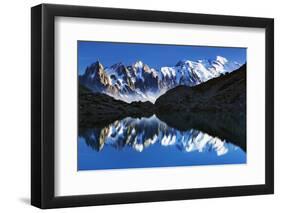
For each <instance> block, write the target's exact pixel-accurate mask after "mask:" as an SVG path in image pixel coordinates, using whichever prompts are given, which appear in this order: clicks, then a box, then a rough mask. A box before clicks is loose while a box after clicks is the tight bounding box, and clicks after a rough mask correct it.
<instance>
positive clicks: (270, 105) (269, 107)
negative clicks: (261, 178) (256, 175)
mask: <svg viewBox="0 0 281 213" xmlns="http://www.w3.org/2000/svg"><path fill="white" fill-rule="evenodd" d="M265 33H266V41H265V42H266V67H265V70H266V77H265V78H266V79H265V85H266V101H265V102H266V112H265V113H266V115H265V122H266V125H265V126H266V127H265V128H266V137H265V142H266V150H265V154H266V155H265V156H266V167H265V180H266V185H267V189H268V192H269V193H270V194H274V19H268V23H267V25H266V30H265Z"/></svg>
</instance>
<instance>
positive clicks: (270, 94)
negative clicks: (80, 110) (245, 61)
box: [31, 4, 274, 209]
mask: <svg viewBox="0 0 281 213" xmlns="http://www.w3.org/2000/svg"><path fill="white" fill-rule="evenodd" d="M58 16H63V17H81V18H100V19H113V20H114V19H115V20H134V21H146V22H162V23H183V24H200V25H217V26H237V27H251V28H264V29H265V32H266V40H265V44H266V48H265V51H266V52H265V61H266V64H265V73H266V78H265V85H266V88H265V89H266V97H265V98H266V112H265V114H266V119H265V121H266V124H265V126H266V127H265V131H266V136H265V161H266V162H265V184H262V185H247V186H226V187H214V188H199V189H177V190H164V191H145V192H130V193H112V194H95V195H78V196H76V195H73V196H61V197H56V196H55V195H54V189H55V181H54V178H55V171H54V167H55V165H54V163H55V161H54V157H55V156H54V153H55V152H54V150H55V146H54V133H55V108H54V105H55V99H54V96H55V85H54V76H55V75H54V72H55V70H54V59H55V58H54V55H55V54H54V51H55V47H54V21H55V17H58ZM273 192H274V20H273V19H270V18H254V17H241V16H224V15H207V14H193V13H178V12H164V11H147V10H131V9H113V8H102V7H86V6H67V5H53V4H41V5H38V6H35V7H32V8H31V204H32V205H34V206H37V207H39V208H42V209H46V208H60V207H75V206H90V205H105V204H121V203H138V202H153V201H169V200H182V199H197V198H217V197H228V196H246V195H259V194H272V193H273Z"/></svg>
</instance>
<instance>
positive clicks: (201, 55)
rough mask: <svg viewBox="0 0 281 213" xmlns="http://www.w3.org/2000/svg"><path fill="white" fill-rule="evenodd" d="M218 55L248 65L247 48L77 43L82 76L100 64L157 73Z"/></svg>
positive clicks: (79, 67)
mask: <svg viewBox="0 0 281 213" xmlns="http://www.w3.org/2000/svg"><path fill="white" fill-rule="evenodd" d="M218 55H220V56H223V57H225V58H227V59H228V60H233V61H237V62H239V63H245V62H246V48H237V47H207V46H183V45H163V44H135V43H116V42H94V41H78V70H79V74H83V73H84V71H85V69H86V67H87V66H89V65H91V64H92V63H93V62H95V61H97V60H99V61H100V62H101V63H102V64H103V65H104V66H105V67H108V66H111V65H113V64H115V63H118V62H122V63H124V64H125V65H131V64H133V63H134V62H135V61H137V60H141V61H143V62H144V63H145V64H148V65H149V66H150V67H153V68H156V69H158V68H160V67H162V66H174V65H175V64H176V63H177V62H178V61H179V60H181V59H188V60H199V59H212V58H215V57H216V56H218Z"/></svg>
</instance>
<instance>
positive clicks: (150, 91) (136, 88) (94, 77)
mask: <svg viewBox="0 0 281 213" xmlns="http://www.w3.org/2000/svg"><path fill="white" fill-rule="evenodd" d="M241 66H242V64H239V63H237V62H235V61H230V60H227V59H226V58H224V57H222V56H217V57H216V58H214V59H202V60H197V61H191V60H180V61H178V62H177V63H176V64H175V65H174V66H164V67H160V68H159V69H155V68H152V67H150V66H149V65H147V64H145V63H144V62H142V61H137V62H135V63H133V64H132V65H129V66H127V65H125V64H123V63H121V62H120V63H116V64H113V65H112V66H109V67H104V66H103V64H102V63H101V62H100V61H96V62H94V63H92V64H91V65H89V66H88V67H87V68H86V69H85V72H84V73H83V74H82V75H80V76H79V83H80V84H81V85H83V86H85V87H87V88H89V89H90V90H91V91H92V92H94V93H103V94H107V95H109V96H111V97H114V98H115V99H117V100H122V101H124V102H127V103H131V102H138V101H141V102H147V101H149V102H151V103H155V101H156V99H157V98H158V97H160V96H161V95H163V94H164V93H165V92H167V91H168V90H171V89H173V88H175V87H177V86H180V85H183V86H188V87H193V86H196V85H199V84H201V83H203V82H206V81H208V80H210V79H213V78H217V77H219V76H221V75H224V74H226V73H230V72H232V71H234V70H237V69H238V68H240V67H241Z"/></svg>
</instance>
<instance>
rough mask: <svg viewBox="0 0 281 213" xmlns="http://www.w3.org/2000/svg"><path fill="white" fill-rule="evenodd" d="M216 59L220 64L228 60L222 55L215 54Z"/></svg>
mask: <svg viewBox="0 0 281 213" xmlns="http://www.w3.org/2000/svg"><path fill="white" fill-rule="evenodd" d="M216 61H218V62H220V63H221V64H222V65H224V64H226V63H227V62H228V60H227V59H226V58H224V57H222V56H217V58H216Z"/></svg>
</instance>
